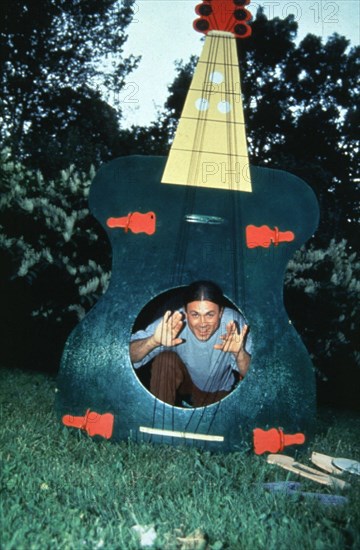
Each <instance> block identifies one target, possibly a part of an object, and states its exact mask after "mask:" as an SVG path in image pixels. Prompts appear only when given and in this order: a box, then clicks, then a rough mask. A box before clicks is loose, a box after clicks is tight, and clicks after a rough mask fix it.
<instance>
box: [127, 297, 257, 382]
mask: <svg viewBox="0 0 360 550" xmlns="http://www.w3.org/2000/svg"><path fill="white" fill-rule="evenodd" d="M180 312H182V313H184V311H183V310H180ZM160 321H161V319H157V320H156V321H154V322H153V323H151V324H150V325H149V326H148V327H147V328H146V329H145V330H139V331H138V332H136V333H135V334H133V335H132V337H131V341H134V340H140V339H143V338H149V337H150V336H152V335H153V334H154V332H155V328H156V327H157V325H158V324H159V322H160ZM229 321H235V322H236V323H237V324H238V327H239V330H240V331H241V329H242V327H243V326H244V324H245V319H244V317H243V316H242V315H241V314H240V313H238V312H237V311H235V310H233V309H230V308H227V307H226V308H224V311H223V314H222V317H221V321H220V325H219V328H218V329H217V330H216V331H215V332H214V334H213V335H212V336H211V338H209V340H206V341H205V342H203V341H201V340H198V339H197V338H196V336H195V335H194V334H193V332H192V331H191V330H190V328H189V326H188V325H187V324H186V323H185V326H184V328H183V329H182V331H181V333H180V335H179V336H180V338H183V340H184V342H183V343H182V344H179V345H178V346H174V347H171V348H165V347H163V346H159V347H158V348H156V349H154V350H153V351H151V352H150V353H149V354H148V355H146V356H145V357H144V358H143V359H142V360H141V361H139V362H137V363H134V367H135V369H137V368H139V367H141V366H142V365H144V364H146V363H147V362H148V361H150V360H151V359H153V358H154V357H156V355H158V354H159V353H161V352H162V351H165V350H170V351H175V352H176V353H177V354H178V356H179V357H180V359H181V360H182V362H183V363H184V364H185V366H186V368H187V370H188V372H189V374H190V376H191V379H192V381H193V382H194V384H195V385H196V386H197V387H198V388H199V389H200V390H203V391H207V392H215V391H219V390H226V391H230V390H231V389H232V388H233V386H234V383H235V381H236V376H235V373H238V368H237V365H236V359H235V357H234V355H233V354H232V353H226V352H223V351H221V350H217V349H214V345H215V344H219V343H221V339H220V336H221V335H223V334H226V325H227V323H229ZM245 349H246V351H247V352H248V353H249V354H250V353H251V336H250V334H248V337H247V339H246V343H245ZM234 371H235V372H234Z"/></svg>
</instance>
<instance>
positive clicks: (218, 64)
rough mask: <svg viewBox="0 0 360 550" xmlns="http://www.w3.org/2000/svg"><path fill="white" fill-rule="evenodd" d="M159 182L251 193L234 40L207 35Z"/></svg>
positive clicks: (216, 33)
mask: <svg viewBox="0 0 360 550" xmlns="http://www.w3.org/2000/svg"><path fill="white" fill-rule="evenodd" d="M162 183H171V184H178V185H195V186H200V187H210V188H219V189H231V190H236V191H251V180H250V174H249V159H248V152H247V143H246V133H245V123H244V114H243V105H242V94H241V83H240V71H239V63H238V56H237V49H236V39H235V38H234V36H233V35H232V34H231V33H229V32H225V31H210V32H209V33H208V34H207V36H206V39H205V45H204V48H203V51H202V54H201V57H200V59H199V62H198V65H197V67H196V70H195V74H194V76H193V79H192V82H191V86H190V90H189V92H188V95H187V98H186V102H185V105H184V109H183V112H182V115H181V119H180V122H179V125H178V129H177V131H176V135H175V138H174V141H173V144H172V147H171V150H170V154H169V157H168V161H167V164H166V168H165V171H164V175H163V179H162Z"/></svg>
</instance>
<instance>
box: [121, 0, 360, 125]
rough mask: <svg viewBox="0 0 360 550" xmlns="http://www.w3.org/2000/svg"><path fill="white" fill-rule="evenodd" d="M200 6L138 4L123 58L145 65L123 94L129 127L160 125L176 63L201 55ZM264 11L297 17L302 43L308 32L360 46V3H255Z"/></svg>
mask: <svg viewBox="0 0 360 550" xmlns="http://www.w3.org/2000/svg"><path fill="white" fill-rule="evenodd" d="M199 3H200V0H136V2H135V5H134V20H133V22H132V23H131V25H129V27H128V29H127V33H128V40H127V42H126V45H125V48H124V55H125V56H127V55H129V54H133V55H136V56H139V55H140V56H141V61H140V64H139V67H138V69H136V70H135V71H133V72H131V74H130V75H129V76H128V78H127V81H126V85H125V87H124V88H123V89H122V90H121V92H120V94H119V99H120V102H121V108H122V110H123V116H124V118H123V124H124V125H125V126H127V127H129V126H131V125H132V124H139V125H147V124H149V123H150V122H151V121H153V120H155V119H156V114H157V111H159V110H160V111H161V110H162V108H163V105H164V103H165V101H166V98H167V96H168V89H167V87H168V85H169V84H171V83H172V81H173V80H174V77H175V76H176V70H175V65H174V63H175V61H176V60H184V61H185V62H187V61H188V60H189V58H190V56H191V55H193V54H195V55H200V52H201V49H202V45H203V43H202V41H201V38H202V36H203V35H202V34H200V33H198V32H196V31H195V30H194V29H193V26H192V23H193V21H194V19H196V17H197V15H196V14H195V11H194V10H195V6H196V5H197V4H199ZM259 6H262V7H263V8H264V10H265V14H266V16H267V17H268V18H269V19H272V18H273V17H280V18H285V17H286V16H287V15H289V14H293V15H294V17H295V20H296V21H297V22H298V25H299V29H298V38H299V39H301V38H303V37H304V36H305V35H306V34H308V33H313V34H316V35H317V36H322V37H323V38H324V39H326V38H327V37H328V36H330V35H331V34H332V33H334V32H338V33H339V34H341V35H344V36H346V37H347V38H349V39H350V40H351V43H352V44H353V45H358V44H359V42H360V26H359V20H360V2H359V0H336V1H330V0H294V1H292V0H269V1H261V0H256V1H255V0H251V2H250V5H249V7H248V9H249V11H250V12H251V13H252V14H253V15H254V16H255V14H256V11H257V8H258V7H259Z"/></svg>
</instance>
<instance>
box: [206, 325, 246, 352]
mask: <svg viewBox="0 0 360 550" xmlns="http://www.w3.org/2000/svg"><path fill="white" fill-rule="evenodd" d="M248 330H249V327H248V325H244V326H243V327H242V329H241V332H239V330H238V327H237V324H236V323H235V321H230V322H229V323H228V324H227V325H226V334H223V335H222V336H220V338H221V340H222V342H221V343H220V344H215V346H214V349H220V350H221V351H224V352H232V353H235V354H238V353H239V352H240V351H241V350H244V347H245V339H246V335H247V333H248Z"/></svg>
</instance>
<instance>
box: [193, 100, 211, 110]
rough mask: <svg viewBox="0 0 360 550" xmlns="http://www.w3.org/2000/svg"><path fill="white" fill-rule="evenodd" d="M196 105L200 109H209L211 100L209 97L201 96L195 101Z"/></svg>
mask: <svg viewBox="0 0 360 550" xmlns="http://www.w3.org/2000/svg"><path fill="white" fill-rule="evenodd" d="M195 107H196V108H197V110H198V111H207V110H208V108H209V102H208V100H207V99H204V98H203V97H199V99H197V100H196V101H195Z"/></svg>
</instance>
